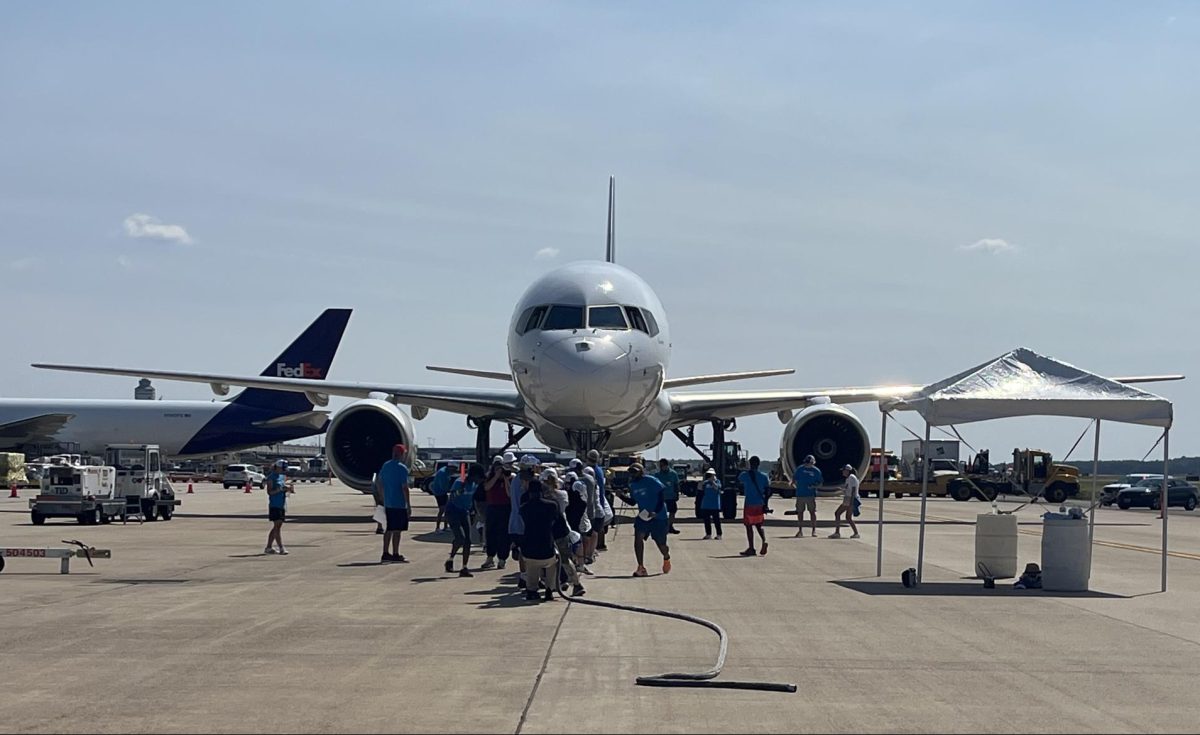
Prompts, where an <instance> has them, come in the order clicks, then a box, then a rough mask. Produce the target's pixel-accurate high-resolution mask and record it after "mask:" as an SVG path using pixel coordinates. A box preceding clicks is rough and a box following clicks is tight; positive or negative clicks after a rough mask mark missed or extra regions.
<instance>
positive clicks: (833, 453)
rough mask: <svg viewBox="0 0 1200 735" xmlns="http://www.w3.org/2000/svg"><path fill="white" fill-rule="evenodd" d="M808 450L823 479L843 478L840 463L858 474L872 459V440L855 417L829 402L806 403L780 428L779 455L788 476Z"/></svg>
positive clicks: (802, 459)
mask: <svg viewBox="0 0 1200 735" xmlns="http://www.w3.org/2000/svg"><path fill="white" fill-rule="evenodd" d="M807 454H811V455H812V456H813V457H815V458H816V460H817V468H818V469H820V470H821V474H822V475H823V476H824V477H825V482H826V483H828V484H835V483H839V482H841V481H842V467H843V466H845V465H850V466H852V467H854V468H855V469H856V470H857V472H858V476H859V477H860V478H861V477H862V476H863V473H864V472H866V470H867V465H868V463H869V462H870V461H871V440H870V438H869V437H868V436H867V431H866V429H864V428H863V425H862V422H861V421H859V420H858V417H857V416H855V415H854V414H852V413H850V412H849V411H847V410H846V409H845V408H842V407H841V406H838V405H836V404H832V403H823V404H818V405H815V406H809V407H808V408H806V409H804V410H803V411H801V412H799V413H797V414H796V415H795V416H793V417H792V420H791V421H789V422H788V424H787V427H786V428H784V430H783V438H782V439H781V440H780V443H779V458H780V460H781V461H782V463H783V469H784V471H785V472H787V476H788V477H789V478H790V477H792V474H793V473H794V472H795V470H796V468H797V467H799V466H800V465H801V464H803V463H804V456H805V455H807Z"/></svg>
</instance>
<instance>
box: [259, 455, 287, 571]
mask: <svg viewBox="0 0 1200 735" xmlns="http://www.w3.org/2000/svg"><path fill="white" fill-rule="evenodd" d="M286 473H287V461H286V460H282V459H281V460H279V461H278V462H276V463H275V464H274V466H272V467H271V472H270V474H268V475H267V477H266V480H265V481H264V484H265V485H266V486H267V518H268V519H270V521H271V530H270V531H269V532H268V533H267V548H265V549H263V553H264V554H277V553H278V554H287V553H288V552H287V549H286V548H285V547H284V545H283V521H284V519H286V518H287V496H288V493H290V492H292V487H291V486H290V485H288V484H287V474H286ZM272 541H274V542H275V543H276V544H277V545H278V546H279V550H278V551H276V550H275V549H274V548H273V547H272V546H271V542H272Z"/></svg>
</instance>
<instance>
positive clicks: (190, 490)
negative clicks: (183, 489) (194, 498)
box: [187, 482, 193, 495]
mask: <svg viewBox="0 0 1200 735" xmlns="http://www.w3.org/2000/svg"><path fill="white" fill-rule="evenodd" d="M192 493H193V490H192V483H190V482H189V483H188V491H187V494H188V495H191V494H192Z"/></svg>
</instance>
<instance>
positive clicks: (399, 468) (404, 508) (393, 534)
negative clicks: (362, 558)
mask: <svg viewBox="0 0 1200 735" xmlns="http://www.w3.org/2000/svg"><path fill="white" fill-rule="evenodd" d="M407 457H408V447H407V446H405V445H403V444H397V445H396V446H394V447H392V458H391V459H390V460H388V461H387V462H385V463H384V464H383V467H380V468H379V486H380V488H382V490H383V512H384V515H385V516H387V527H386V528H385V529H384V531H383V556H381V557H380V558H379V563H380V564H387V563H388V562H393V561H395V562H405V561H407V560H406V559H405V558H404V557H403V556H401V555H400V534H401V533H402V532H404V531H407V530H408V509H409V508H411V507H412V506H411V505H410V503H409V497H408V491H409V487H408V465H406V464H404V460H405V459H406V458H407ZM389 544H390V546H391V549H392V552H391V553H390V554H389V553H388V547H389Z"/></svg>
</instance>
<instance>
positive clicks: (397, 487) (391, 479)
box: [379, 459, 408, 508]
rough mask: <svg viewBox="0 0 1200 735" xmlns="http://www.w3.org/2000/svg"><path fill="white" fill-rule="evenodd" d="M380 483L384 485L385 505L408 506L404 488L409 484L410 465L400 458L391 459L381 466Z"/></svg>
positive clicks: (390, 506) (388, 506) (386, 506)
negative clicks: (407, 465)
mask: <svg viewBox="0 0 1200 735" xmlns="http://www.w3.org/2000/svg"><path fill="white" fill-rule="evenodd" d="M379 484H380V485H381V486H382V487H383V507H385V508H407V507H408V504H407V503H406V502H405V501H404V488H405V486H406V485H408V467H406V466H404V463H403V462H401V461H400V460H398V459H390V460H388V461H387V462H385V463H384V465H383V467H381V468H379Z"/></svg>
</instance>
